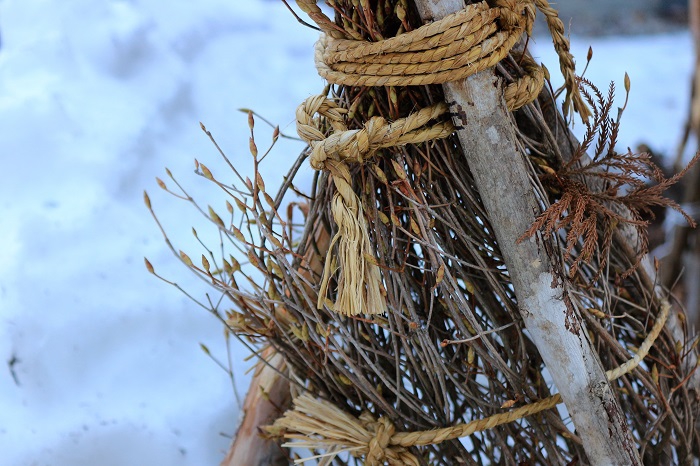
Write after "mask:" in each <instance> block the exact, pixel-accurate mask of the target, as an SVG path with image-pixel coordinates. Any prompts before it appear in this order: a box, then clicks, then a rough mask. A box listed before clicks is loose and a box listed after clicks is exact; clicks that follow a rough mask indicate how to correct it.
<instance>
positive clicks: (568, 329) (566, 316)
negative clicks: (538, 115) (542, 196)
mask: <svg viewBox="0 0 700 466" xmlns="http://www.w3.org/2000/svg"><path fill="white" fill-rule="evenodd" d="M415 3H416V6H417V7H418V12H419V14H420V15H421V18H422V19H423V20H424V21H430V20H437V19H441V18H443V17H444V16H446V15H448V14H450V13H453V12H455V11H458V10H459V9H461V8H463V2H462V0H415ZM443 89H444V91H445V97H446V100H447V102H448V103H451V111H452V113H453V114H454V115H458V116H455V117H454V120H455V121H454V123H455V126H457V127H461V128H462V129H460V130H458V132H457V134H458V136H459V140H460V144H461V146H462V151H463V153H464V155H465V157H466V159H467V162H468V164H469V167H470V168H471V171H472V174H473V175H474V181H475V183H476V186H477V189H478V190H479V194H480V195H481V197H482V199H483V202H484V206H485V208H486V211H487V212H488V214H489V220H490V223H491V225H492V226H493V228H494V230H495V234H496V238H497V240H498V243H499V245H500V247H501V252H502V253H503V257H504V260H505V263H506V265H507V267H508V273H509V274H510V276H511V279H512V282H513V287H514V290H515V293H516V295H517V297H518V303H519V310H520V313H521V316H522V318H523V321H524V322H525V325H526V327H527V330H528V332H529V333H530V335H531V336H532V339H533V341H534V343H535V345H536V346H537V348H538V350H539V352H540V354H541V355H542V358H543V360H544V361H545V364H546V365H547V368H548V370H549V372H550V374H551V375H552V379H553V381H554V383H555V384H556V386H557V388H558V390H559V392H560V394H561V396H562V399H563V401H564V403H565V404H566V407H567V409H568V411H569V413H570V415H571V418H572V420H573V422H574V425H575V426H576V433H577V435H579V436H580V438H581V440H582V442H583V446H584V449H585V451H586V454H587V455H588V461H589V462H590V464H591V465H600V466H612V465H620V466H622V465H625V466H629V465H641V460H640V458H639V454H638V452H637V449H636V446H635V443H634V442H633V440H632V438H631V435H630V432H629V428H628V426H627V423H626V420H625V416H624V413H623V412H622V410H621V408H620V405H619V404H618V402H617V400H616V398H615V397H614V394H613V392H612V389H611V387H610V385H609V383H608V381H607V378H606V376H605V372H604V370H603V367H602V366H601V364H600V360H599V359H598V356H597V354H596V352H595V351H594V350H593V348H592V347H591V343H590V341H589V340H588V336H587V331H586V328H585V324H584V322H583V320H582V319H581V316H580V315H579V314H578V312H577V310H576V309H574V308H573V306H572V304H571V301H570V300H568V299H567V293H568V292H567V290H566V289H565V287H564V286H563V285H562V284H561V282H560V280H559V279H558V278H557V277H556V274H555V273H554V269H553V266H552V262H551V261H550V259H549V257H548V256H547V254H546V253H545V252H544V250H542V251H540V248H539V247H538V245H537V244H536V242H535V241H534V239H533V240H531V241H524V242H522V243H520V244H517V239H518V238H519V237H520V235H522V234H523V232H524V231H525V230H527V228H528V227H529V226H530V224H531V223H532V221H533V220H534V213H535V212H537V211H538V210H539V206H538V203H537V200H536V198H535V194H534V192H533V189H532V186H531V184H530V180H529V178H528V173H529V170H528V167H527V165H526V163H525V160H524V154H522V153H521V152H520V151H519V150H518V147H517V144H516V135H515V130H514V126H513V124H512V122H511V116H510V114H509V112H508V111H507V109H506V106H505V101H504V99H503V88H502V83H501V80H500V79H499V78H498V77H496V76H495V74H494V72H493V70H487V71H484V72H481V73H478V74H476V75H474V76H471V77H470V78H468V79H466V80H465V81H464V82H454V83H447V84H444V85H443Z"/></svg>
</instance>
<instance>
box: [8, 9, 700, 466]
mask: <svg viewBox="0 0 700 466" xmlns="http://www.w3.org/2000/svg"><path fill="white" fill-rule="evenodd" d="M0 32H1V33H2V46H1V48H0V153H1V154H2V156H3V159H2V170H1V171H0V218H1V219H2V221H1V223H0V224H1V225H2V238H3V245H2V248H0V264H2V266H0V357H1V358H2V360H3V361H5V362H6V363H5V364H3V365H2V366H1V367H0V452H2V454H1V459H0V464H2V465H22V466H23V465H51V466H63V465H65V466H68V465H82V464H101V465H133V464H168V465H202V464H218V462H219V461H220V460H221V459H222V457H223V454H224V452H225V450H226V448H227V447H228V443H229V438H227V437H226V436H224V435H222V433H223V434H227V435H231V434H233V433H234V432H235V427H236V422H237V418H238V411H239V407H238V403H237V401H236V398H235V395H234V392H233V390H232V388H231V381H230V380H229V379H228V378H227V375H226V373H225V372H224V371H223V370H222V369H221V368H219V367H217V365H216V364H215V363H214V362H213V361H212V360H211V359H210V358H209V357H208V356H207V355H206V354H205V353H204V352H203V351H202V350H201V349H200V347H199V344H200V343H204V344H206V345H207V346H208V347H209V348H210V350H211V353H212V355H213V356H214V357H216V358H218V359H220V360H223V361H225V360H226V343H225V340H224V337H223V332H222V328H221V325H220V324H219V323H218V322H217V321H216V320H215V319H213V318H212V317H211V316H209V315H207V314H206V312H204V311H203V310H202V309H201V308H198V307H196V305H194V304H193V303H192V302H191V301H189V300H188V299H187V298H186V297H185V296H183V295H182V294H181V293H180V292H178V291H177V290H176V289H174V288H173V287H170V286H168V285H166V284H164V283H162V282H160V281H158V280H157V279H156V278H155V277H153V276H152V275H150V274H149V273H148V272H147V271H146V270H145V268H144V266H143V262H142V258H143V257H144V256H146V257H148V258H149V259H150V261H151V262H152V263H153V265H154V267H155V268H156V271H157V272H159V273H161V274H163V275H164V276H166V277H167V278H169V279H172V280H174V281H176V282H178V283H180V284H182V285H183V286H184V287H185V288H186V289H187V290H188V291H190V292H191V293H192V294H193V295H194V296H196V297H202V296H203V294H204V292H205V291H206V290H207V289H206V287H205V286H204V284H202V283H201V282H198V281H196V280H194V279H193V276H192V275H191V274H189V273H188V272H187V271H186V270H185V269H184V267H182V265H181V264H179V263H178V262H177V261H176V260H175V259H174V258H173V257H172V255H171V254H170V252H169V251H168V250H167V248H166V247H165V245H164V243H163V240H162V237H161V236H160V233H159V231H158V229H157V227H156V225H155V224H154V222H153V220H152V219H151V217H150V214H149V213H148V211H147V209H146V208H145V207H144V205H143V201H142V192H143V189H147V190H148V191H149V193H150V194H151V199H152V201H153V205H154V209H155V210H156V212H157V213H158V214H159V216H161V217H162V220H163V222H164V224H165V225H166V228H167V230H168V233H169V234H170V237H171V239H172V240H173V242H174V243H175V245H176V247H178V248H181V249H183V250H185V251H189V250H191V251H197V250H198V249H197V245H196V242H195V240H194V238H193V237H192V235H191V233H190V227H191V226H196V227H198V231H200V235H202V236H204V235H206V229H207V227H206V224H205V223H204V222H202V220H201V219H200V218H199V217H198V216H197V215H196V214H195V213H194V211H193V209H191V208H190V207H189V206H188V205H186V204H185V203H183V202H181V201H178V200H177V199H174V198H172V197H170V196H168V195H167V194H166V193H164V192H163V191H161V190H160V189H159V188H158V187H157V185H156V183H155V181H154V177H156V176H159V177H161V178H163V179H164V180H165V181H166V183H168V184H169V185H172V182H169V180H168V179H167V178H166V176H165V174H164V171H163V167H165V166H167V167H169V168H170V169H171V170H172V172H173V174H174V175H175V176H176V177H177V179H178V180H179V181H181V182H182V183H183V184H184V185H185V186H187V187H188V188H190V189H191V191H192V192H193V193H196V194H197V195H198V197H200V196H201V197H204V199H205V200H206V201H207V202H210V203H212V205H213V206H215V207H216V206H220V205H221V204H222V203H223V199H221V197H220V196H218V197H217V194H216V193H215V192H214V191H212V190H211V189H210V188H209V186H208V184H207V183H206V182H205V181H203V180H201V179H200V178H198V177H197V176H195V175H194V174H193V173H192V170H193V168H194V162H193V160H194V158H197V159H199V160H200V161H201V162H203V163H205V164H207V166H208V167H209V168H211V169H212V171H214V172H215V173H217V174H219V175H222V176H226V174H227V173H228V172H227V170H226V168H225V167H224V164H223V163H222V161H221V160H220V158H219V156H218V155H217V153H216V151H215V149H214V148H213V146H212V145H211V143H210V142H209V140H208V139H207V137H206V136H205V135H204V134H203V133H202V132H201V130H200V128H199V121H202V122H203V123H205V124H206V125H207V128H208V129H209V130H210V131H212V133H213V134H214V136H215V137H216V139H217V141H218V142H219V144H220V145H221V147H222V148H223V149H224V150H225V151H226V152H227V154H228V155H229V157H231V159H232V160H233V161H234V162H235V163H236V165H237V166H238V167H240V171H241V172H242V173H250V170H251V158H250V155H249V154H248V153H247V138H248V128H247V124H246V116H245V114H243V113H240V112H237V110H236V109H237V108H240V107H249V108H252V109H254V110H255V111H256V112H258V113H259V114H261V115H263V116H265V117H266V118H267V119H269V120H270V121H272V122H275V123H277V124H279V125H280V126H281V128H282V131H283V132H286V133H290V134H293V133H294V126H293V124H292V122H293V115H294V110H295V107H296V105H298V103H300V102H301V101H302V100H303V99H304V98H306V97H308V96H309V95H312V94H314V93H316V92H319V91H321V89H322V87H323V82H322V80H321V79H320V78H319V77H318V76H317V75H316V73H315V70H314V68H313V60H312V44H313V41H314V40H315V39H316V33H315V32H314V31H312V30H310V29H308V28H305V27H303V26H301V25H300V24H299V23H297V22H296V21H295V20H294V18H293V17H291V15H290V14H289V13H288V11H287V10H286V9H285V8H284V6H283V5H282V4H281V2H271V1H263V0H247V1H238V2H235V1H231V0H206V1H204V2H187V1H184V0H176V1H173V2H168V9H167V11H165V10H163V3H162V2H157V1H155V0H132V1H117V0H110V1H105V2H94V1H89V0H71V1H65V2H49V1H46V0H5V1H3V2H0ZM589 44H591V45H592V46H593V49H594V59H593V62H592V64H591V66H590V67H589V70H588V72H587V74H586V75H587V76H588V77H589V78H590V79H592V80H593V81H594V82H596V83H599V84H600V85H601V86H603V87H605V86H606V85H607V83H608V82H609V81H610V80H613V79H614V80H615V81H616V82H617V83H618V88H619V89H621V88H622V86H621V83H622V79H623V76H624V72H625V71H627V72H628V73H629V75H630V77H631V79H632V95H631V102H630V105H629V107H628V110H627V112H626V114H625V118H624V120H623V130H622V135H621V146H622V147H625V146H627V145H629V146H632V147H634V146H635V145H636V144H637V143H638V142H640V141H642V140H643V141H645V142H647V143H649V144H650V145H651V146H652V147H653V148H655V149H657V150H659V151H661V152H665V153H669V154H671V153H673V151H674V150H675V146H676V144H677V143H678V140H679V137H680V128H681V123H682V121H683V119H684V118H685V112H686V111H687V101H688V92H687V89H688V82H689V75H690V68H691V60H692V54H691V42H690V37H689V34H688V33H687V32H680V33H675V34H668V35H662V36H640V37H617V38H606V39H589V38H583V37H574V38H573V50H574V53H575V55H576V56H577V57H585V54H586V51H587V48H588V45H589ZM534 50H535V51H536V55H537V56H538V57H540V60H542V61H544V62H545V63H547V65H548V68H549V69H550V71H551V73H552V75H553V76H556V73H555V71H556V70H557V65H556V62H555V61H554V54H553V51H552V50H551V46H550V45H549V43H548V41H547V40H546V39H544V38H539V39H538V40H537V41H536V43H535V44H534ZM582 60H583V59H582V58H579V63H582ZM620 95H621V93H620ZM579 126H580V125H579ZM257 128H258V144H259V146H261V147H262V146H264V141H265V140H268V139H269V135H270V130H269V129H268V128H265V127H264V125H263V124H262V123H261V122H260V121H259V120H258V124H257ZM261 141H262V142H261ZM301 148H302V146H301V144H300V143H297V142H294V141H286V140H280V143H279V147H277V148H276V149H275V151H274V152H273V153H272V155H271V156H270V157H274V162H272V163H268V164H267V167H266V168H267V171H266V181H267V184H268V185H271V184H274V180H277V181H278V182H279V181H281V177H282V176H283V174H284V173H285V171H286V169H287V168H288V166H289V164H290V163H291V161H292V160H294V159H295V157H296V155H297V154H298V152H299V151H300V150H301ZM301 176H303V177H305V179H306V180H308V179H309V177H310V176H311V169H310V168H308V167H305V168H304V169H303V171H302V174H301ZM302 184H303V182H302ZM205 205H206V204H205ZM230 350H231V352H232V355H233V357H234V360H235V363H234V365H235V384H236V386H237V388H238V391H239V392H240V393H241V394H243V393H244V392H245V389H246V387H247V382H248V379H247V376H246V375H245V374H244V372H245V370H246V369H247V368H248V367H249V365H250V363H246V362H243V357H245V356H246V355H247V350H245V349H244V348H243V347H242V346H241V345H240V344H237V343H236V342H232V343H231V349H230ZM15 359H16V362H14V361H13V360H15ZM13 374H14V375H13ZM15 376H16V380H15Z"/></svg>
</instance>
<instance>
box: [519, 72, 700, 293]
mask: <svg viewBox="0 0 700 466" xmlns="http://www.w3.org/2000/svg"><path fill="white" fill-rule="evenodd" d="M579 83H580V84H579V86H580V89H581V94H582V95H583V96H584V99H585V100H586V101H587V103H588V104H589V106H590V108H591V109H592V110H593V118H592V121H586V122H584V124H585V125H586V132H585V134H584V137H583V139H582V141H581V143H580V145H579V147H578V149H577V150H576V152H575V153H574V156H573V157H572V158H571V160H569V161H568V162H567V163H565V164H563V165H562V167H561V168H560V169H559V170H556V171H555V170H551V171H548V172H546V173H544V174H543V175H541V181H542V183H543V185H545V186H547V187H548V188H549V192H550V193H558V197H557V198H556V200H555V201H554V202H553V203H552V204H551V205H550V206H549V207H548V208H547V209H546V210H545V211H544V212H542V213H541V214H540V215H538V216H537V218H536V219H535V221H534V222H533V223H532V225H531V226H530V228H529V229H528V230H527V231H526V232H525V233H524V234H523V235H522V236H521V237H520V241H522V240H523V239H525V238H528V237H531V236H533V235H534V234H536V233H537V232H538V231H539V232H541V233H542V234H543V235H545V236H547V235H551V234H555V233H557V232H558V231H559V230H562V229H565V230H566V246H565V259H566V260H571V259H573V262H571V263H570V268H569V277H570V278H572V277H574V276H575V275H576V273H577V272H578V269H579V267H580V266H581V264H583V263H589V262H590V261H591V258H592V257H593V255H594V254H595V253H596V251H598V250H599V251H600V254H599V257H600V258H599V261H598V271H597V273H596V274H595V275H594V277H593V279H592V280H591V283H592V282H594V281H596V280H597V279H598V278H599V276H600V273H601V272H602V270H604V268H605V266H606V264H607V257H608V252H609V251H610V247H611V245H612V240H613V233H614V231H615V229H616V228H619V227H620V225H623V224H628V225H631V226H632V227H634V228H635V229H636V230H637V234H638V238H639V244H638V245H637V256H636V258H635V261H634V263H633V264H632V265H631V266H630V267H629V268H628V269H627V270H625V271H622V273H621V274H620V275H619V277H618V278H619V279H620V280H621V279H624V278H626V277H628V276H629V275H630V274H631V273H632V272H634V270H635V269H636V268H637V267H638V266H639V263H640V261H641V259H642V257H644V255H645V254H646V253H647V252H648V250H649V242H648V231H647V226H648V224H649V219H650V218H651V219H653V212H652V208H653V207H659V206H660V207H668V208H671V209H674V210H676V211H678V212H679V213H680V214H681V215H683V217H684V218H685V219H686V221H687V222H688V224H689V225H691V226H693V227H695V222H694V221H693V219H692V218H691V217H690V216H689V215H688V214H687V213H685V212H684V211H683V209H682V208H681V206H680V205H678V203H676V202H675V201H673V200H672V199H670V198H667V197H664V196H663V193H664V191H665V190H666V189H668V188H669V187H670V186H672V185H673V184H675V183H676V182H678V180H680V178H681V177H683V175H685V174H686V173H687V171H688V170H689V169H690V168H691V167H692V166H693V165H694V164H695V163H696V162H697V161H698V158H699V157H700V153H698V154H697V155H696V156H695V157H694V158H693V159H692V160H691V161H690V163H689V164H688V166H686V167H685V168H684V169H683V170H682V171H680V172H679V173H677V174H675V175H673V176H672V177H670V178H666V177H665V176H664V174H663V171H662V170H661V169H660V168H659V167H658V166H657V165H656V164H654V162H653V161H652V158H651V156H650V154H648V153H645V152H642V153H637V154H635V153H632V151H631V150H629V149H628V150H627V152H618V151H617V150H615V146H616V144H617V137H618V134H619V129H620V119H621V116H622V113H623V111H624V107H622V108H620V109H618V114H617V117H616V118H613V117H612V116H611V113H612V108H613V101H614V99H615V85H614V83H611V84H610V86H609V88H608V93H607V96H605V95H603V93H602V92H601V91H600V90H599V89H598V87H596V86H595V85H594V84H593V83H591V82H590V81H588V80H587V79H585V78H580V81H579ZM625 91H626V97H627V96H628V95H629V78H628V77H627V75H625ZM626 103H627V99H625V106H626ZM594 142H595V145H594ZM590 149H592V150H593V152H592V153H589V150H590ZM578 245H580V247H578V248H577V246H578ZM576 249H577V254H576V256H575V257H573V255H574V254H573V253H574V250H576Z"/></svg>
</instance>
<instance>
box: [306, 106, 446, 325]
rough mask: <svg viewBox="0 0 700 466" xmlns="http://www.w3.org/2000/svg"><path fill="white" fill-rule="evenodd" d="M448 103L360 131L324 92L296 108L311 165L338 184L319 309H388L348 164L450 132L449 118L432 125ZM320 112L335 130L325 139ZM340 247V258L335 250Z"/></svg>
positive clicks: (349, 311) (376, 121)
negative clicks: (332, 290)
mask: <svg viewBox="0 0 700 466" xmlns="http://www.w3.org/2000/svg"><path fill="white" fill-rule="evenodd" d="M447 110H448V107H447V104H445V103H440V104H437V105H435V106H432V107H428V108H425V109H422V110H420V111H418V112H416V113H413V114H411V115H409V116H408V117H406V118H402V119H399V120H396V121H395V122H393V123H391V124H389V123H387V121H386V120H384V118H381V117H373V118H371V119H370V120H369V121H368V122H367V123H365V125H364V127H363V128H362V129H357V130H348V129H347V126H346V125H345V121H344V119H343V115H344V114H345V113H346V112H347V110H345V109H342V108H340V107H338V105H337V104H336V103H335V102H333V101H332V100H330V99H327V98H326V97H325V96H324V95H318V96H313V97H310V98H308V99H307V100H306V101H305V102H304V103H302V104H301V105H300V106H299V108H298V109H297V115H296V116H297V132H298V133H299V136H301V138H302V139H304V140H305V141H307V142H308V143H309V146H310V147H311V157H310V162H311V166H312V167H313V168H314V169H316V170H326V171H328V172H329V173H330V174H331V176H332V178H333V182H334V184H335V188H336V193H335V195H334V196H333V203H332V205H331V213H332V214H333V220H334V221H335V223H336V225H337V227H338V231H337V233H336V234H335V236H333V239H332V240H331V244H330V247H329V249H328V254H327V256H326V262H325V265H324V268H323V276H322V278H321V288H320V291H319V295H318V303H317V306H318V308H319V309H320V308H322V307H323V305H324V304H325V305H327V306H328V307H329V308H330V309H332V310H334V311H336V312H338V313H340V314H345V315H358V314H381V313H384V312H386V309H387V307H386V300H385V298H384V295H385V291H384V287H383V286H382V278H381V274H380V272H379V267H378V266H377V263H376V260H375V259H374V255H373V252H372V245H371V243H370V240H369V233H368V224H367V220H366V219H365V215H364V209H363V208H362V202H361V201H360V198H359V197H358V196H357V194H355V191H354V190H353V188H352V178H351V175H350V169H349V168H348V165H347V163H348V162H354V163H359V164H362V163H364V162H365V160H366V159H368V158H369V157H371V156H372V155H373V154H374V153H375V152H376V151H377V150H378V149H381V148H385V147H392V146H398V145H404V144H409V143H411V144H416V143H420V142H425V141H428V140H432V139H440V138H444V137H447V136H449V135H450V134H452V132H453V131H454V127H453V125H452V123H451V122H449V121H443V122H439V123H435V124H433V125H428V123H429V122H430V121H431V120H434V119H436V118H438V117H440V116H442V115H444V114H445V113H446V112H447ZM316 114H318V115H320V116H321V117H323V118H324V119H325V121H326V123H327V124H330V125H331V127H332V128H333V130H334V132H333V134H331V135H330V136H328V137H326V136H325V134H324V133H323V131H321V129H320V128H321V126H322V125H321V121H320V119H319V118H315V117H314V116H315V115H316ZM334 246H337V255H336V257H337V262H336V260H335V258H334V257H333V252H332V251H333V248H334ZM336 266H337V268H338V270H339V274H338V296H337V299H336V301H335V303H332V302H330V301H329V300H327V298H326V296H327V295H328V285H329V282H330V278H331V277H332V276H333V274H334V273H335V270H334V269H335V268H336Z"/></svg>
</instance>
